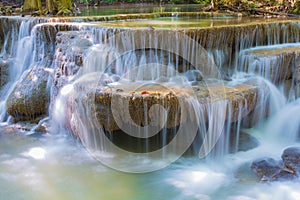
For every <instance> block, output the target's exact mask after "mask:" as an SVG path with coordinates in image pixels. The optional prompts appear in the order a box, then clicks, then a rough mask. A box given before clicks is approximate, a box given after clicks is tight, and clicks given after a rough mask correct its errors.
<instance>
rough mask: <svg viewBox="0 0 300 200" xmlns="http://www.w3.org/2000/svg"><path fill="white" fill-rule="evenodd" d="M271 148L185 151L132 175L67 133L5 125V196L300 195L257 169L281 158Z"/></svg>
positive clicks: (295, 185) (242, 199)
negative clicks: (256, 163) (207, 154)
mask: <svg viewBox="0 0 300 200" xmlns="http://www.w3.org/2000/svg"><path fill="white" fill-rule="evenodd" d="M250 133H251V134H252V135H254V136H256V137H257V138H260V137H261V132H259V131H257V130H250ZM261 142H263V140H261ZM269 147H270V146H268V145H261V146H260V147H258V148H256V149H253V150H250V151H248V152H239V153H236V154H230V155H228V156H226V157H224V158H222V159H221V160H214V161H209V160H206V161H204V160H200V159H198V158H197V157H187V156H185V157H182V158H180V159H179V160H177V161H176V162H175V163H173V164H171V165H170V166H168V167H167V168H164V169H162V170H159V171H156V172H151V173H144V174H128V173H122V172H118V171H115V170H112V169H110V168H107V167H105V166H104V165H102V164H101V163H100V162H99V161H97V160H96V159H94V158H93V157H92V156H91V155H90V154H89V153H88V152H87V151H86V150H85V148H83V147H82V146H81V145H80V144H79V143H77V142H76V141H74V140H73V139H72V138H70V137H69V136H67V135H66V134H51V135H50V134H44V135H40V136H39V135H35V136H24V135H22V134H20V133H18V134H17V133H16V131H15V130H14V129H12V128H8V127H1V133H0V152H1V153H0V187H1V193H0V199H13V200H15V199H32V200H35V199H37V200H38V199H44V200H52V199H65V200H68V199H72V200H76V199H110V200H111V199H128V200H129V199H130V200H133V199H136V200H148V199H149V200H151V199H166V198H167V199H180V200H182V199H187V200H190V199H199V200H200V199H201V200H203V199H204V200H206V199H215V200H218V199H227V200H251V199H261V200H265V199H278V200H280V199H288V200H290V199H291V200H292V199H299V197H300V192H299V190H298V189H299V187H300V182H299V181H293V182H289V181H287V182H275V183H259V182H257V178H256V176H255V175H254V174H253V173H252V172H251V170H250V164H251V160H253V159H254V158H256V157H257V156H258V155H260V156H274V157H275V158H276V159H279V158H278V155H280V154H277V153H278V152H277V151H275V152H273V151H270V149H269ZM277 149H278V148H277ZM276 155H277V157H276ZM129 162H130V161H129Z"/></svg>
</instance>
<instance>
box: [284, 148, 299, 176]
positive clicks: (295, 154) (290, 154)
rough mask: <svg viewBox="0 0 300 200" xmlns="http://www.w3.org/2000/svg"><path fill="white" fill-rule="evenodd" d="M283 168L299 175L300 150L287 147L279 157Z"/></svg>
mask: <svg viewBox="0 0 300 200" xmlns="http://www.w3.org/2000/svg"><path fill="white" fill-rule="evenodd" d="M281 158H282V160H283V163H284V166H285V167H286V168H287V169H289V170H291V172H292V173H294V174H296V175H297V176H299V174H300V148H299V147H289V148H287V149H285V150H284V151H283V153H282V155H281Z"/></svg>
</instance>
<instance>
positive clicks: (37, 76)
mask: <svg viewBox="0 0 300 200" xmlns="http://www.w3.org/2000/svg"><path fill="white" fill-rule="evenodd" d="M48 76H49V74H48V72H47V71H46V70H45V69H44V68H43V66H39V65H36V66H35V67H33V68H32V69H31V70H30V71H29V72H28V74H27V75H26V76H22V78H21V79H20V80H19V82H18V83H17V84H16V85H15V87H14V89H13V91H12V92H11V94H10V95H9V96H8V98H7V102H6V111H7V112H8V113H9V114H10V115H12V116H13V117H14V118H15V120H16V121H20V120H22V121H32V120H35V119H37V118H39V117H40V116H43V115H46V114H47V112H48V105H49V92H48V91H47V81H48Z"/></svg>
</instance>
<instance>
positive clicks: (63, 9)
mask: <svg viewBox="0 0 300 200" xmlns="http://www.w3.org/2000/svg"><path fill="white" fill-rule="evenodd" d="M23 11H25V12H26V11H34V13H35V14H57V15H66V14H71V13H72V0H46V9H45V10H43V9H42V3H41V0H25V1H24V4H23Z"/></svg>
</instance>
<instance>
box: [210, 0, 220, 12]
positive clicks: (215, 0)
mask: <svg viewBox="0 0 300 200" xmlns="http://www.w3.org/2000/svg"><path fill="white" fill-rule="evenodd" d="M210 4H211V9H212V10H213V11H215V10H218V0H211V2H210Z"/></svg>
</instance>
